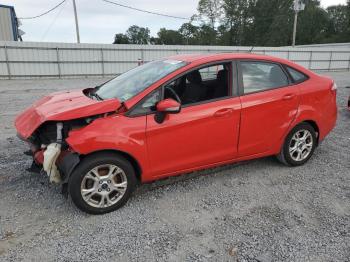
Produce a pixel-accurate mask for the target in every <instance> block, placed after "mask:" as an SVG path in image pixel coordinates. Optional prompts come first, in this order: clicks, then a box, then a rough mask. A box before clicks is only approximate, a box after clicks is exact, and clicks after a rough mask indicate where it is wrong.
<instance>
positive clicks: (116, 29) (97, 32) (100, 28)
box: [0, 0, 346, 44]
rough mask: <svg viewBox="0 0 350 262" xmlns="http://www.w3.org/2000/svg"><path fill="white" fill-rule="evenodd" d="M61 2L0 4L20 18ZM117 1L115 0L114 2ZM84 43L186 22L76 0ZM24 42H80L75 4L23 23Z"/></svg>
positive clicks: (96, 0) (187, 8)
mask: <svg viewBox="0 0 350 262" xmlns="http://www.w3.org/2000/svg"><path fill="white" fill-rule="evenodd" d="M60 1H61V0H35V1H34V0H12V1H10V0H1V3H0V4H3V5H11V6H14V7H15V11H16V14H17V17H30V16H35V15H39V14H41V13H43V12H45V11H47V10H49V9H50V8H52V7H54V6H55V5H57V4H58V3H59V2H60ZM112 1H113V0H112ZM115 1H116V2H118V3H121V4H125V5H129V6H133V7H137V8H140V9H146V10H149V11H154V12H159V13H164V14H168V15H173V16H179V17H191V16H192V15H193V14H195V13H196V8H197V3H198V0H175V1H174V0H147V1H146V0H115ZM345 3H346V0H321V5H322V6H323V7H327V6H329V5H336V4H345ZM76 4H77V10H78V18H79V28H80V40H81V42H82V43H105V44H110V43H112V42H113V38H114V35H115V34H116V33H125V31H126V30H127V29H128V28H129V26H131V25H139V26H143V27H148V28H149V29H150V31H151V35H152V36H156V34H157V32H158V31H159V29H160V28H162V27H165V28H167V29H178V28H179V27H180V26H181V25H182V24H183V23H184V22H186V20H179V19H174V18H169V17H161V16H156V15H151V14H146V13H141V12H137V11H133V10H129V9H126V8H123V7H119V6H115V5H112V4H109V3H106V2H103V1H101V0H76ZM21 22H22V26H21V27H20V28H21V30H23V31H24V32H25V35H24V36H23V39H24V41H44V42H65V43H73V42H76V33H75V24H74V13H73V4H72V0H67V1H66V2H65V3H64V4H63V5H61V6H60V7H58V8H57V9H55V10H54V11H52V12H51V13H49V14H47V15H45V16H42V17H40V18H36V19H23V20H21Z"/></svg>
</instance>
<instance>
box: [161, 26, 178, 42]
mask: <svg viewBox="0 0 350 262" xmlns="http://www.w3.org/2000/svg"><path fill="white" fill-rule="evenodd" d="M157 35H158V44H161V45H181V44H182V43H183V38H182V35H181V34H180V33H179V32H178V31H176V30H168V29H165V28H161V29H160V30H159V32H158V33H157Z"/></svg>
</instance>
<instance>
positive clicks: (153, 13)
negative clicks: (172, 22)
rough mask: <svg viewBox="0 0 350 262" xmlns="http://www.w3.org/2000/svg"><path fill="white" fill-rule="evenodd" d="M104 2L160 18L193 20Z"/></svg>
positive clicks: (107, 0) (112, 2) (105, 0)
mask: <svg viewBox="0 0 350 262" xmlns="http://www.w3.org/2000/svg"><path fill="white" fill-rule="evenodd" d="M102 1H103V2H106V3H110V4H114V5H117V6H121V7H124V8H128V9H131V10H135V11H139V12H143V13H147V14H152V15H159V16H164V17H170V18H176V19H182V20H191V18H186V17H180V16H173V15H167V14H161V13H157V12H153V11H148V10H144V9H139V8H136V7H132V6H128V5H123V4H120V3H116V2H114V1H109V0H102Z"/></svg>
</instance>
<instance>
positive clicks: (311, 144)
mask: <svg viewBox="0 0 350 262" xmlns="http://www.w3.org/2000/svg"><path fill="white" fill-rule="evenodd" d="M316 143H317V136H316V132H315V129H314V128H313V127H312V126H311V125H309V124H308V123H301V124H299V125H297V126H296V127H294V128H293V129H292V130H291V131H290V132H289V134H288V136H287V137H286V139H285V141H284V144H283V146H282V149H281V151H280V153H279V154H278V155H277V159H278V160H279V161H280V162H281V163H283V164H285V165H287V166H301V165H303V164H305V163H306V162H307V161H308V160H309V159H310V158H311V156H312V155H313V153H314V151H315V148H316Z"/></svg>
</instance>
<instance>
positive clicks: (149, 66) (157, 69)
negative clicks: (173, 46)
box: [95, 60, 186, 102]
mask: <svg viewBox="0 0 350 262" xmlns="http://www.w3.org/2000/svg"><path fill="white" fill-rule="evenodd" d="M184 65H186V62H183V61H178V60H160V61H154V62H149V63H146V64H144V65H141V66H138V67H135V68H134V69H131V70H130V71H127V72H125V73H123V74H121V75H119V76H117V77H116V78H114V79H112V80H110V81H109V82H107V83H105V84H103V85H101V86H99V87H98V88H97V89H96V91H95V94H96V95H97V96H98V97H99V98H101V99H110V98H117V99H119V100H120V101H121V102H124V101H126V100H128V99H130V98H132V97H134V96H135V95H137V94H138V93H140V92H142V91H143V90H145V89H146V88H147V87H149V86H150V85H152V84H154V83H155V82H157V81H158V80H160V79H161V78H163V77H164V76H166V75H168V74H170V73H171V72H174V71H175V70H177V69H179V68H180V67H183V66H184Z"/></svg>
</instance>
